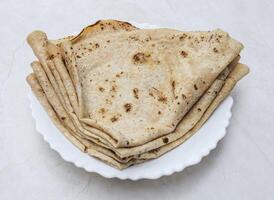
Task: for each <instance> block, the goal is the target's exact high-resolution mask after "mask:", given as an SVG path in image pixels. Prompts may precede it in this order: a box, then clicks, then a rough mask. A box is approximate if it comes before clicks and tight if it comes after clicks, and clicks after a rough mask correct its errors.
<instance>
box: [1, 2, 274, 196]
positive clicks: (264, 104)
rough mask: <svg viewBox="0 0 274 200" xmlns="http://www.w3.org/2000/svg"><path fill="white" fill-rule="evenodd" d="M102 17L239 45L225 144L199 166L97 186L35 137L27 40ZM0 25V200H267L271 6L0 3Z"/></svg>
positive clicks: (271, 136)
mask: <svg viewBox="0 0 274 200" xmlns="http://www.w3.org/2000/svg"><path fill="white" fill-rule="evenodd" d="M102 18H115V19H121V20H126V21H128V20H129V21H136V22H140V23H143V22H148V23H150V24H157V25H160V26H169V27H170V26H172V27H175V28H180V29H185V30H208V29H214V28H221V29H223V30H225V31H228V32H229V33H230V34H231V35H232V36H233V37H234V38H236V39H238V40H240V41H241V42H243V43H244V45H245V49H244V50H243V52H242V53H241V55H242V59H241V61H242V62H243V63H245V64H247V65H248V66H249V67H250V69H251V73H250V74H249V75H248V76H247V77H246V78H244V79H243V80H242V81H241V82H240V83H239V85H238V86H237V87H236V88H235V90H234V91H233V94H232V96H233V97H234V100H235V102H234V107H233V117H232V120H231V125H230V126H229V128H228V134H227V136H226V137H225V138H224V139H223V140H222V141H221V142H220V143H219V144H218V146H217V148H216V149H215V150H214V151H213V152H211V154H210V155H209V156H208V157H206V158H204V159H203V160H202V162H201V163H200V164H198V165H196V166H193V167H190V168H187V169H185V170H184V171H183V172H180V173H176V174H173V175H172V176H169V177H163V178H161V179H158V180H154V181H151V180H142V181H138V182H132V181H120V180H118V179H105V178H103V177H101V176H99V175H96V174H93V173H87V172H85V171H84V170H82V169H78V168H76V167H75V166H74V165H72V164H70V163H66V162H65V161H63V160H62V159H61V158H60V156H59V155H58V154H57V153H56V152H54V151H53V150H51V149H50V148H49V146H48V144H47V143H45V142H44V141H43V139H42V137H41V136H40V135H39V134H38V133H37V132H36V131H35V128H34V120H33V119H32V118H31V114H30V108H29V102H28V99H27V85H26V83H25V81H24V79H25V76H26V75H27V74H28V73H29V72H30V67H29V63H30V62H31V61H32V60H33V59H34V56H33V55H32V51H31V50H30V48H29V47H28V46H27V44H26V42H25V38H26V36H27V34H28V33H29V32H31V31H32V30H34V29H42V30H44V31H46V32H47V34H48V36H49V37H50V38H56V37H62V36H63V35H65V34H69V33H73V32H77V31H79V30H80V29H81V27H84V26H86V25H88V24H91V23H93V22H95V21H96V20H98V19H102ZM0 23H1V28H0V47H1V48H0V199H1V200H6V199H58V200H59V199H109V198H111V199H113V200H116V199H117V200H123V199H149V198H155V199H211V200H214V199H218V200H219V199H241V200H242V199H249V200H250V199H269V200H270V199H274V117H273V113H274V112H273V111H274V106H273V105H274V80H273V77H274V1H271V0H268V1H262V0H260V1H259V0H258V1H255V0H253V1H251V0H249V1H248V0H241V1H228V0H227V1H218V0H214V1H202V0H200V1H194V0H188V1H180V0H177V1H176V0H174V1H171V0H170V1H168V0H166V1H160V0H158V1H149V0H145V1H129V0H127V1H126V0H123V1H122V0H119V1H117V0H116V1H114V0H113V1H66V0H63V1H50V0H40V1H35V0H25V1H20V0H18V1H11V0H9V1H8V0H1V1H0ZM212 131H214V130H212Z"/></svg>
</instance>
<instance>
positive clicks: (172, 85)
mask: <svg viewBox="0 0 274 200" xmlns="http://www.w3.org/2000/svg"><path fill="white" fill-rule="evenodd" d="M171 87H172V89H173V90H175V81H172V82H171Z"/></svg>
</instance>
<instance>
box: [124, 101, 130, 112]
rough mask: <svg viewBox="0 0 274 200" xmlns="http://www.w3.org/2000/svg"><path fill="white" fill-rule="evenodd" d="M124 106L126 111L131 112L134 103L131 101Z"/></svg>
mask: <svg viewBox="0 0 274 200" xmlns="http://www.w3.org/2000/svg"><path fill="white" fill-rule="evenodd" d="M124 108H125V110H126V112H130V111H131V108H132V105H131V104H130V103H126V104H125V105H124Z"/></svg>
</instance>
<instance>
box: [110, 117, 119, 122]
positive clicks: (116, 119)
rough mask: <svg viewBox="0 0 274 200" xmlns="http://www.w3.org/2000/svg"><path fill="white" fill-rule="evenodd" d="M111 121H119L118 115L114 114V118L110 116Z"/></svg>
mask: <svg viewBox="0 0 274 200" xmlns="http://www.w3.org/2000/svg"><path fill="white" fill-rule="evenodd" d="M110 121H111V122H116V121H118V117H117V116H113V117H112V118H110Z"/></svg>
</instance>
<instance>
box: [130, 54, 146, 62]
mask: <svg viewBox="0 0 274 200" xmlns="http://www.w3.org/2000/svg"><path fill="white" fill-rule="evenodd" d="M148 57H150V55H145V54H144V53H136V54H135V55H134V56H133V57H132V59H133V63H134V64H142V63H144V62H146V60H147V58H148Z"/></svg>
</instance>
